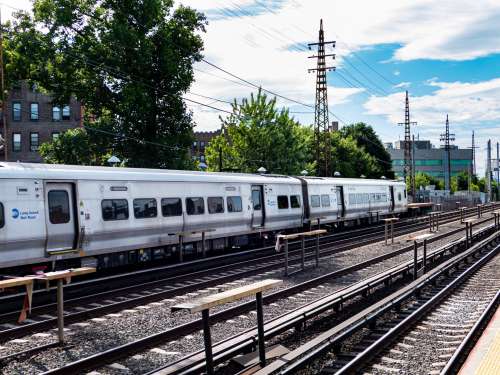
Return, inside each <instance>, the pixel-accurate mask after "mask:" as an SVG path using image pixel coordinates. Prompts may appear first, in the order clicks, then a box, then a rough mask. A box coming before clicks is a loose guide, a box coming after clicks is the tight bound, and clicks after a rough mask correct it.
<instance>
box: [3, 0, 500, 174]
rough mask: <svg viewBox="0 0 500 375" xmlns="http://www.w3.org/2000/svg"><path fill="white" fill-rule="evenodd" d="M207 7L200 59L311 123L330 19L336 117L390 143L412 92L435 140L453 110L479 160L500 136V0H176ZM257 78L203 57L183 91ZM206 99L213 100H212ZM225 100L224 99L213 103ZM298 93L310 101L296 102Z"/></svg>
mask: <svg viewBox="0 0 500 375" xmlns="http://www.w3.org/2000/svg"><path fill="white" fill-rule="evenodd" d="M176 3H177V4H179V3H181V4H183V5H186V6H191V7H193V8H195V9H197V10H199V11H201V12H203V13H205V15H206V16H207V19H208V25H207V28H206V32H205V33H202V34H201V36H202V38H203V40H204V44H205V46H204V57H205V59H206V60H207V61H208V62H211V63H213V64H215V65H216V66H218V67H221V68H223V69H225V70H226V71H228V72H230V73H233V74H235V75H237V76H238V77H241V78H244V79H246V80H247V81H249V82H252V83H254V84H256V85H258V86H262V87H263V88H265V89H268V90H270V91H273V92H275V93H277V94H280V95H282V96H285V97H287V98H289V99H292V100H293V101H289V100H284V99H278V104H279V106H280V107H287V108H289V110H290V112H292V114H293V116H295V118H296V119H297V120H298V121H300V122H301V123H302V124H304V125H308V124H312V123H313V122H314V110H313V108H311V106H314V100H315V74H314V73H308V71H307V69H308V68H314V59H309V58H308V56H310V55H312V54H313V53H314V50H312V51H310V50H309V49H308V47H307V43H311V42H315V41H317V38H318V30H319V21H320V19H323V24H324V31H325V39H326V40H328V41H330V40H333V41H336V44H335V48H333V47H332V46H328V47H327V53H334V54H335V55H336V56H335V59H333V58H329V59H328V60H327V63H328V64H330V65H332V66H335V67H336V70H335V71H331V72H329V73H328V102H329V110H330V112H331V113H330V121H339V123H340V126H342V125H343V124H344V123H347V124H349V123H353V122H359V121H363V122H366V123H368V124H370V125H372V126H373V128H374V129H375V131H376V132H377V133H378V134H379V136H380V137H381V138H382V140H383V141H384V142H394V141H397V140H398V139H402V138H403V137H404V129H403V127H402V126H398V125H397V124H398V123H400V122H403V121H404V109H405V108H404V96H405V90H408V91H409V95H410V115H411V121H416V122H417V125H416V126H415V127H414V128H413V129H412V131H413V133H414V134H415V136H416V137H419V138H420V139H430V140H431V141H432V142H433V144H435V145H436V146H439V144H440V140H439V138H440V134H441V133H443V132H444V124H445V119H446V115H447V114H448V115H449V119H450V132H451V133H454V134H455V138H456V140H455V142H454V143H455V144H457V145H459V146H460V147H470V145H471V133H472V130H474V131H475V134H476V144H477V146H479V148H478V149H477V159H476V160H477V169H478V172H479V173H484V168H485V163H486V143H487V141H488V139H491V140H492V142H493V144H496V142H498V141H500V30H499V25H500V1H498V0H476V1H471V0H467V1H466V0H451V1H449V0H441V1H435V0H399V1H395V0H379V1H376V2H375V1H367V0H348V1H347V0H328V1H326V0H322V1H320V0H307V1H306V0H300V1H299V0H231V1H227V0H176ZM1 7H2V16H3V17H4V18H8V17H9V15H10V13H11V12H12V8H10V7H15V8H23V9H29V8H30V1H29V0H3V1H1ZM255 91H256V89H255V88H254V87H251V86H248V85H247V84H245V83H243V82H241V81H239V80H237V79H235V78H234V77H231V76H229V75H228V74H226V73H224V72H222V71H221V70H218V69H216V68H214V67H213V66H211V65H209V64H207V63H205V62H200V63H197V64H196V65H195V82H194V83H193V85H192V88H191V91H190V92H191V93H190V94H187V95H186V97H188V98H191V99H194V100H197V101H199V102H202V103H205V104H210V105H211V106H213V107H217V108H219V109H223V110H231V106H230V105H229V104H228V103H226V101H229V102H232V101H233V100H234V99H236V100H238V101H241V99H242V98H245V97H248V96H249V94H250V93H251V92H255ZM207 97H210V98H213V99H208V98H207ZM215 99H217V100H215ZM296 102H300V103H302V104H306V106H304V105H301V104H297V103H296ZM189 107H190V109H191V110H192V111H193V115H194V119H195V122H196V124H197V125H196V128H195V129H196V130H216V129H219V128H220V120H219V116H221V115H222V116H225V115H226V114H225V113H224V112H219V111H217V110H214V109H210V108H208V107H204V106H200V105H193V104H189Z"/></svg>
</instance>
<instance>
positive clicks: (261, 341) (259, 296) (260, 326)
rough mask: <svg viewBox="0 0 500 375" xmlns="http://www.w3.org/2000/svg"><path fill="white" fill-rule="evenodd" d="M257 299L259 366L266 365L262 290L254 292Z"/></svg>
mask: <svg viewBox="0 0 500 375" xmlns="http://www.w3.org/2000/svg"><path fill="white" fill-rule="evenodd" d="M256 299H257V330H258V333H259V362H260V367H262V368H263V367H265V366H266V348H265V345H264V313H263V311H262V292H258V293H257V294H256Z"/></svg>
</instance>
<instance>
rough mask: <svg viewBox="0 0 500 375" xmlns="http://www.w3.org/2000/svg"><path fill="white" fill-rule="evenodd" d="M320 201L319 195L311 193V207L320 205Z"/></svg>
mask: <svg viewBox="0 0 500 375" xmlns="http://www.w3.org/2000/svg"><path fill="white" fill-rule="evenodd" d="M319 202H320V200H319V195H311V207H319V206H320V203H319Z"/></svg>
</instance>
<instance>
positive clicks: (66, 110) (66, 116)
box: [62, 105, 71, 120]
mask: <svg viewBox="0 0 500 375" xmlns="http://www.w3.org/2000/svg"><path fill="white" fill-rule="evenodd" d="M70 117H71V110H70V108H69V105H65V106H64V107H63V109H62V119H63V120H69V119H70Z"/></svg>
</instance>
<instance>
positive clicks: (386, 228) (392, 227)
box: [382, 217, 399, 245]
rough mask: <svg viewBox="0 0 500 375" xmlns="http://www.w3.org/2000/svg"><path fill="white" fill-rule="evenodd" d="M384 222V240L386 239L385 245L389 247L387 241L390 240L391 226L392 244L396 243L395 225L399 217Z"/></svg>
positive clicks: (386, 219)
mask: <svg viewBox="0 0 500 375" xmlns="http://www.w3.org/2000/svg"><path fill="white" fill-rule="evenodd" d="M382 221H383V222H384V239H385V244H386V245H387V239H388V232H389V226H390V227H391V244H393V243H394V223H395V222H396V221H399V218H398V217H389V218H385V219H382Z"/></svg>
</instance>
